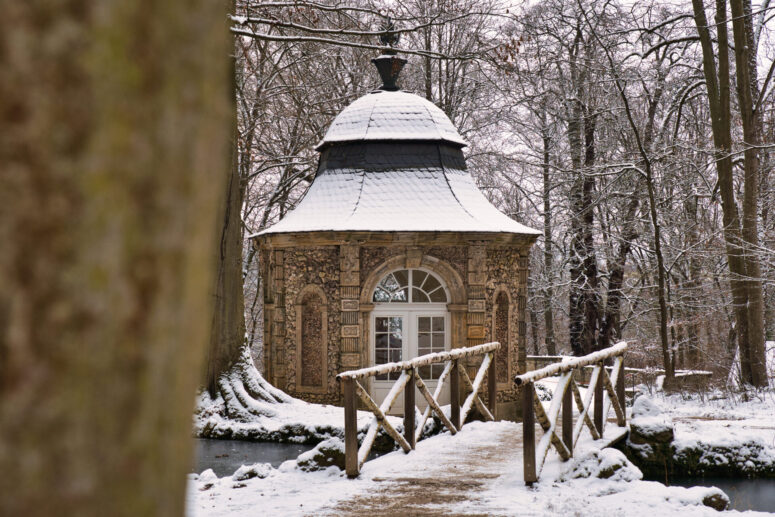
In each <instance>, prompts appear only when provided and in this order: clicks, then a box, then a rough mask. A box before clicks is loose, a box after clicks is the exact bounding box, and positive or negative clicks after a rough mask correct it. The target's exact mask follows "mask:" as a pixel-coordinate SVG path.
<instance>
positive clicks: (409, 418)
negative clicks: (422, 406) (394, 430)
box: [404, 368, 417, 449]
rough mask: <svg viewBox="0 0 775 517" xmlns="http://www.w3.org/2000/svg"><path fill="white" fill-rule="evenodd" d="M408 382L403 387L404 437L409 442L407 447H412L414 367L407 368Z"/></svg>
mask: <svg viewBox="0 0 775 517" xmlns="http://www.w3.org/2000/svg"><path fill="white" fill-rule="evenodd" d="M406 373H407V374H408V375H409V382H407V383H406V386H405V387H404V438H406V441H407V442H409V447H411V448H412V449H414V446H415V438H414V406H415V403H414V389H415V388H414V377H415V376H416V375H417V372H416V371H415V369H414V368H412V369H410V370H407V372H406Z"/></svg>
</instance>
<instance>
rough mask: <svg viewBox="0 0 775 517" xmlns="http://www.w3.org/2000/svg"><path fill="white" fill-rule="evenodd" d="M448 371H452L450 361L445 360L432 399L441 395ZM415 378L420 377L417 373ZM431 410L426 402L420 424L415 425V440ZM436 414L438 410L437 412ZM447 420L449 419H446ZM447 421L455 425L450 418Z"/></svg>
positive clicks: (419, 434)
mask: <svg viewBox="0 0 775 517" xmlns="http://www.w3.org/2000/svg"><path fill="white" fill-rule="evenodd" d="M450 371H452V361H447V362H446V363H445V364H444V371H443V372H441V376H440V377H439V379H438V380H437V381H436V389H435V390H434V391H433V395H432V396H433V399H434V400H438V398H439V395H441V390H442V389H443V388H444V382H445V381H446V380H447V377H449V372H450ZM415 378H416V379H420V377H419V375H418V376H417V377H415ZM424 384H425V383H423V385H424ZM426 389H427V386H426ZM421 392H422V390H421ZM423 396H425V394H423ZM426 400H427V398H426ZM431 411H432V406H431V405H430V404H428V407H427V408H425V411H423V414H422V417H421V418H420V424H419V425H418V426H417V430H416V435H415V440H417V441H419V440H420V436H421V435H422V430H423V428H424V427H425V422H427V421H428V417H429V416H431ZM437 414H438V412H437ZM447 420H449V419H447ZM449 423H450V424H451V425H452V427H455V426H454V424H452V421H451V420H450V421H449ZM445 425H446V424H445ZM455 429H456V430H455V432H457V428H455ZM451 430H452V429H451V428H450V431H451ZM455 432H453V433H452V434H455Z"/></svg>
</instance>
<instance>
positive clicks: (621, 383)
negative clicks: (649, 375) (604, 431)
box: [616, 355, 627, 427]
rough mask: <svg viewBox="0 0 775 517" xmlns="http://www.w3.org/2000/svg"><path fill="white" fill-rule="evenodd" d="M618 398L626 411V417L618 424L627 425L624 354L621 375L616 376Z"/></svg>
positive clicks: (620, 365)
mask: <svg viewBox="0 0 775 517" xmlns="http://www.w3.org/2000/svg"><path fill="white" fill-rule="evenodd" d="M616 398H618V399H619V405H620V406H621V408H622V413H624V418H623V419H622V421H620V422H618V424H619V427H624V426H625V425H627V408H626V407H625V405H624V400H625V394H624V355H622V360H621V362H620V363H619V376H618V377H617V378H616Z"/></svg>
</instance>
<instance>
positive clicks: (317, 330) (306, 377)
mask: <svg viewBox="0 0 775 517" xmlns="http://www.w3.org/2000/svg"><path fill="white" fill-rule="evenodd" d="M318 291H319V289H310V290H307V291H306V292H303V296H302V297H301V301H300V302H299V303H297V305H296V317H297V329H296V337H297V343H296V386H297V389H299V390H301V391H316V390H324V389H325V386H326V377H327V375H328V372H327V341H328V339H327V327H328V325H327V321H326V320H327V314H328V313H327V310H326V304H325V300H324V297H323V293H322V291H321V292H318Z"/></svg>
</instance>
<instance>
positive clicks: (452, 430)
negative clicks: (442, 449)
mask: <svg viewBox="0 0 775 517" xmlns="http://www.w3.org/2000/svg"><path fill="white" fill-rule="evenodd" d="M414 382H415V384H417V388H419V390H420V393H422V396H423V397H425V400H426V402H428V407H429V408H433V411H435V412H436V414H437V415H438V417H439V419H440V420H441V421H442V422H443V423H444V425H445V426H446V427H447V429H449V432H450V433H452V434H456V433H457V429H456V428H455V426H454V425H452V422H450V420H449V418H447V416H446V415H445V414H444V411H442V410H441V407H439V404H438V403H437V402H436V399H435V398H434V397H433V395H431V393H430V391H428V387H427V386H426V385H425V383H424V382H423V381H422V379H421V378H420V376H419V375H418V376H417V377H415V380H414ZM407 389H408V388H407ZM424 423H425V422H423V424H424Z"/></svg>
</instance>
